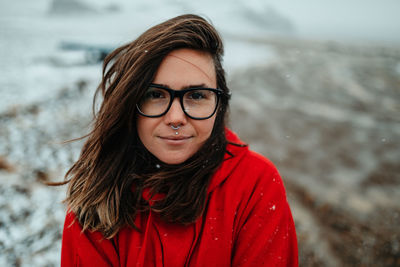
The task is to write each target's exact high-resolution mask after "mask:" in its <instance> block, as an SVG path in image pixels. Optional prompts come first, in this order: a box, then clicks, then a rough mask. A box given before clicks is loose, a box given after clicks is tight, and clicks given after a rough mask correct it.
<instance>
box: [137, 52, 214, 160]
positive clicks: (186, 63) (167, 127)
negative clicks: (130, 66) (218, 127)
mask: <svg viewBox="0 0 400 267" xmlns="http://www.w3.org/2000/svg"><path fill="white" fill-rule="evenodd" d="M152 83H155V84H161V85H164V86H167V87H169V88H171V89H174V90H182V89H185V88H189V87H193V86H202V87H209V88H216V86H217V82H216V73H215V68H214V63H213V59H212V57H211V55H209V54H208V53H204V52H201V51H197V50H193V49H178V50H174V51H172V52H171V53H169V54H168V55H167V56H166V57H165V58H164V60H163V61H162V62H161V64H160V67H159V68H158V70H157V73H156V76H155V79H154V81H153V82H152ZM215 116H216V115H215V114H214V115H213V116H212V117H211V118H209V119H205V120H194V119H191V118H189V117H187V116H186V115H185V113H184V112H183V110H182V107H181V105H180V102H179V98H178V97H177V98H175V99H174V100H173V102H172V106H171V108H170V109H169V111H168V112H167V113H166V114H165V115H164V116H162V117H159V118H148V117H144V116H141V115H139V116H138V119H137V129H138V134H139V138H140V140H141V141H142V143H143V144H144V146H145V147H146V148H147V150H149V151H150V152H151V153H152V154H153V155H154V156H156V157H157V158H158V159H159V160H161V161H162V162H164V163H167V164H179V163H182V162H184V161H185V160H187V159H188V158H190V157H191V156H192V155H193V154H195V153H196V152H197V151H198V150H199V148H200V147H201V146H202V145H203V144H204V142H205V141H206V140H207V139H208V137H210V134H211V131H212V129H213V127H214V122H215ZM171 126H174V127H175V126H180V128H179V129H178V130H174V129H172V127H171ZM176 133H178V134H176Z"/></svg>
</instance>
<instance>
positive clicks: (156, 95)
mask: <svg viewBox="0 0 400 267" xmlns="http://www.w3.org/2000/svg"><path fill="white" fill-rule="evenodd" d="M145 98H146V99H161V98H165V93H164V92H162V91H161V90H149V91H147V93H146V95H145Z"/></svg>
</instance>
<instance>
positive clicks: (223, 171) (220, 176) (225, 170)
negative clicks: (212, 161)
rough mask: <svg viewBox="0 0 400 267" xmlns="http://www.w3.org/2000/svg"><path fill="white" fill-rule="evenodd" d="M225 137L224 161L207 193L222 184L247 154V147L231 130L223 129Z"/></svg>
mask: <svg viewBox="0 0 400 267" xmlns="http://www.w3.org/2000/svg"><path fill="white" fill-rule="evenodd" d="M225 135H226V139H227V141H228V145H227V146H226V152H225V156H224V161H223V162H222V164H221V166H220V167H219V168H218V169H217V171H216V172H215V174H214V176H213V178H212V180H211V182H210V185H209V187H208V191H207V193H208V194H209V193H211V192H212V191H213V190H214V189H215V188H216V187H218V186H219V185H220V184H222V183H223V182H224V181H225V180H226V179H227V178H228V176H229V175H230V174H231V173H232V171H233V170H234V169H235V168H236V167H237V165H238V164H239V162H240V161H241V159H242V158H243V157H244V156H245V155H246V154H247V152H248V150H249V149H248V145H247V144H246V143H244V142H243V141H242V140H240V139H239V137H238V136H237V134H236V133H235V132H233V131H232V130H230V129H228V128H225Z"/></svg>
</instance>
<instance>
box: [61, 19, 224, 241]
mask: <svg viewBox="0 0 400 267" xmlns="http://www.w3.org/2000/svg"><path fill="white" fill-rule="evenodd" d="M179 48H191V49H196V50H200V51H204V52H207V53H209V54H210V55H211V56H212V58H213V62H214V66H215V71H216V77H217V86H218V88H220V89H222V90H223V91H224V92H225V94H224V95H223V96H222V97H221V99H220V103H219V107H218V111H217V114H216V119H215V124H214V127H213V130H212V133H211V135H210V137H209V139H208V140H207V141H206V142H205V143H204V145H203V146H202V147H201V148H200V149H199V151H197V152H196V153H195V154H194V155H193V156H192V157H191V158H189V159H188V160H186V161H185V162H183V163H181V164H178V165H167V164H164V163H163V162H160V161H159V160H158V159H157V158H156V157H155V156H153V155H152V154H151V153H150V152H148V151H147V149H146V148H145V147H144V145H143V144H142V143H141V141H140V139H139V137H138V134H137V130H136V118H137V116H140V115H138V113H137V110H136V103H138V102H139V100H140V98H141V97H142V95H143V94H144V92H145V90H146V89H147V87H148V85H149V84H150V83H151V82H152V80H153V79H154V76H155V74H156V72H157V69H158V67H159V65H160V63H161V61H162V60H163V59H164V57H165V56H166V55H167V54H168V53H170V52H171V51H173V50H176V49H179ZM222 55H223V44H222V41H221V38H220V36H219V34H218V32H217V31H216V30H215V28H214V27H213V26H212V25H211V24H210V23H209V22H208V21H207V20H205V19H204V18H202V17H199V16H197V15H191V14H188V15H182V16H178V17H175V18H172V19H170V20H167V21H165V22H163V23H161V24H158V25H156V26H154V27H152V28H150V29H149V30H147V31H146V32H144V33H143V34H142V35H140V36H139V37H138V38H137V39H136V40H134V41H132V42H131V43H128V44H126V45H123V46H122V47H120V48H117V49H116V50H114V51H113V52H112V53H110V54H109V55H108V56H107V57H106V58H105V60H104V65H103V77H102V81H101V83H100V85H99V87H98V88H97V90H96V94H95V97H94V103H93V107H95V106H96V98H97V96H98V95H99V94H101V95H102V97H103V102H102V104H101V106H100V107H99V109H98V111H97V112H95V116H94V121H93V129H92V131H91V132H90V133H89V134H88V135H87V136H86V138H87V140H86V142H85V144H84V145H83V148H82V151H81V154H80V157H79V159H78V160H77V161H76V162H75V163H74V164H73V166H72V167H71V168H70V169H69V171H68V172H67V173H66V175H65V182H64V184H67V183H68V191H67V197H66V199H65V202H66V203H67V205H68V209H69V210H70V211H72V212H74V213H75V215H76V217H77V219H78V220H79V223H80V224H81V225H82V228H83V231H85V230H95V231H100V232H102V234H103V235H104V237H105V238H112V237H114V236H115V235H116V234H117V233H118V231H119V230H120V229H121V228H122V227H125V226H127V225H129V226H132V227H134V228H135V229H136V230H138V231H140V229H139V228H138V227H137V226H136V225H135V223H134V221H135V216H136V215H137V214H138V213H139V212H148V211H149V210H152V211H153V212H156V213H158V214H159V216H160V217H161V218H162V219H163V220H165V221H167V222H172V223H180V224H190V223H192V222H194V221H195V220H196V219H197V218H198V217H199V216H201V215H202V213H203V211H204V209H205V203H206V198H207V188H208V185H209V182H210V179H211V177H212V175H213V173H214V172H215V171H216V169H217V168H218V167H219V166H220V165H221V163H222V161H223V157H224V154H225V150H226V144H227V140H226V138H225V115H226V111H227V109H228V102H229V89H228V87H227V85H226V80H225V71H224V69H223V68H222ZM143 190H148V192H149V194H148V195H149V198H147V199H145V198H143V192H144V191H143ZM156 195H158V196H159V195H162V197H161V198H160V197H157V198H155V197H154V196H156ZM150 203H151V204H150Z"/></svg>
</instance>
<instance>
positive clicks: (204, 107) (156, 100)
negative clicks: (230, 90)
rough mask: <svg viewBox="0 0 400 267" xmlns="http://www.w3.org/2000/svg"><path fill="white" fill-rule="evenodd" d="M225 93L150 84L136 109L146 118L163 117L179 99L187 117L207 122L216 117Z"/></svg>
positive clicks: (205, 89)
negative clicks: (176, 88)
mask: <svg viewBox="0 0 400 267" xmlns="http://www.w3.org/2000/svg"><path fill="white" fill-rule="evenodd" d="M223 92H224V91H222V90H221V89H215V88H203V87H196V88H189V89H184V90H179V91H177V90H172V89H170V88H167V87H165V86H162V85H159V84H150V86H149V88H148V89H147V91H146V92H145V94H144V96H143V97H142V98H141V100H140V101H139V103H138V104H137V105H136V108H137V110H138V111H139V113H140V114H141V115H143V116H145V117H150V118H156V117H161V116H163V115H165V114H166V113H167V112H168V110H169V109H170V108H171V105H172V102H173V101H174V99H175V97H179V100H180V103H181V107H182V110H183V112H184V113H185V114H186V116H188V117H189V118H192V119H195V120H205V119H208V118H210V117H211V116H213V115H214V113H215V111H216V110H217V107H218V102H219V98H220V96H221V95H222V94H223Z"/></svg>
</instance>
